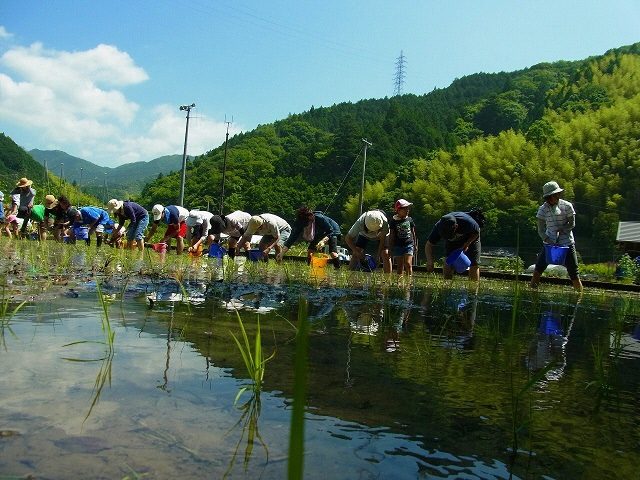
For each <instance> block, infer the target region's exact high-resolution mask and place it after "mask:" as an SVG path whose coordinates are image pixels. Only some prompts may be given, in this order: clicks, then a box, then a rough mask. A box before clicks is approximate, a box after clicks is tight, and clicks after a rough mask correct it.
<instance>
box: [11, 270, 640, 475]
mask: <svg viewBox="0 0 640 480" xmlns="http://www.w3.org/2000/svg"><path fill="white" fill-rule="evenodd" d="M81 263H82V262H81ZM70 265H72V264H70ZM305 268H306V267H305ZM332 274H333V273H332V272H327V273H326V275H327V276H329V277H330V276H331V275H332ZM263 277H264V278H263V280H262V281H258V280H257V278H254V277H252V278H246V277H245V278H243V279H237V280H236V281H222V282H211V281H202V280H183V282H182V283H178V282H177V281H176V280H171V279H169V280H168V279H158V278H151V277H147V278H143V277H140V278H136V279H134V278H123V277H121V276H117V275H104V276H100V275H94V276H87V277H86V278H82V277H81V276H76V278H75V279H74V280H73V281H71V280H69V279H67V280H55V279H51V278H49V279H48V280H47V287H46V288H43V287H42V282H43V279H42V277H41V278H39V279H36V278H35V277H32V278H31V279H29V278H26V277H24V276H21V275H17V276H12V274H11V273H9V274H8V275H5V278H3V281H4V282H5V285H7V287H6V288H5V290H4V294H3V297H2V300H3V303H2V305H3V307H2V310H1V312H2V313H3V316H2V320H1V321H2V323H1V328H0V330H1V337H0V341H1V342H2V344H1V348H0V364H1V365H2V375H0V478H38V479H68V478H105V479H113V478H120V479H123V478H130V479H133V478H154V479H155V478H157V479H165V478H225V477H226V478H278V479H279V478H285V477H286V476H287V463H288V459H289V451H290V450H289V448H290V447H289V434H290V422H291V412H292V398H293V395H294V388H295V382H294V365H295V348H296V329H297V322H298V312H299V305H300V302H304V303H305V304H306V306H307V317H306V322H308V325H309V326H310V332H309V339H308V349H309V350H308V369H307V401H306V413H305V425H304V428H305V443H304V452H305V453H304V462H305V463H304V477H305V478H310V479H313V478H332V479H354V478H363V479H367V478H394V479H398V478H399V479H402V478H407V479H413V478H467V479H471V478H535V479H542V478H544V479H550V478H555V479H571V478H576V479H577V478H580V479H589V478H594V479H595V478H637V475H638V473H637V465H638V460H637V459H638V454H639V453H640V407H639V405H640V308H639V305H640V304H639V303H638V300H637V298H635V297H624V296H619V295H616V296H612V295H607V294H604V293H597V294H589V293H586V294H585V295H584V296H582V297H578V296H576V295H575V294H572V293H570V292H569V291H567V290H561V289H556V290H548V291H544V290H543V291H542V292H530V291H528V290H527V289H524V288H523V292H522V293H519V290H518V289H515V288H514V287H513V286H512V285H505V286H502V287H500V288H495V289H487V288H484V287H483V288H481V290H480V292H478V293H477V294H476V293H475V292H473V291H471V292H470V291H468V285H467V283H466V281H462V280H460V281H458V280H456V281H454V282H452V283H448V284H443V283H437V284H436V283H434V284H433V285H429V282H428V281H426V282H423V284H420V282H417V281H416V282H414V284H413V285H411V286H404V287H402V288H400V287H397V286H384V285H383V284H376V283H375V282H370V283H366V282H365V283H364V284H362V285H357V286H351V287H349V286H341V287H340V288H338V287H336V286H332V285H331V283H330V282H326V281H325V282H324V283H322V284H320V285H313V284H308V283H302V282H295V281H291V280H290V281H289V282H286V281H282V278H280V279H279V281H278V282H277V283H274V282H273V279H271V280H269V279H268V277H269V275H264V276H263ZM372 278H373V277H372ZM325 280H326V279H325ZM96 282H97V283H96ZM11 297H13V298H11ZM99 297H100V298H102V299H103V300H104V302H103V301H100V300H99ZM22 300H26V303H24V304H21V302H22ZM14 311H15V313H14ZM236 312H239V315H240V317H241V319H242V321H243V323H244V325H245V328H246V329H247V333H248V335H249V338H250V339H251V340H253V338H254V335H255V333H256V325H257V320H258V318H259V319H260V325H261V333H262V344H263V348H264V350H265V355H266V356H268V355H271V353H273V352H275V356H274V357H273V359H272V360H270V361H269V362H268V363H267V365H266V371H265V375H264V385H263V388H262V392H261V394H260V395H259V396H252V395H251V394H250V392H245V393H244V394H243V395H242V396H241V397H240V398H239V399H238V400H237V402H236V403H235V404H234V401H235V400H236V395H237V393H238V391H239V390H240V389H241V388H242V387H243V386H246V385H248V384H249V379H248V375H247V371H246V368H245V366H244V363H243V360H242V358H241V356H240V353H239V351H238V348H237V346H236V344H235V342H234V341H233V338H232V336H231V332H233V333H234V334H235V335H236V336H238V335H239V332H240V329H239V323H238V319H237V313H236ZM107 319H108V322H106V320H107ZM110 332H112V333H113V335H112V336H110Z"/></svg>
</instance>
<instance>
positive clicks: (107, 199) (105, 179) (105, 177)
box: [104, 172, 109, 205]
mask: <svg viewBox="0 0 640 480" xmlns="http://www.w3.org/2000/svg"><path fill="white" fill-rule="evenodd" d="M108 201H109V196H108V195H107V172H104V204H105V205H106V204H107V202H108Z"/></svg>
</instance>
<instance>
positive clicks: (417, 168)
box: [141, 44, 640, 260]
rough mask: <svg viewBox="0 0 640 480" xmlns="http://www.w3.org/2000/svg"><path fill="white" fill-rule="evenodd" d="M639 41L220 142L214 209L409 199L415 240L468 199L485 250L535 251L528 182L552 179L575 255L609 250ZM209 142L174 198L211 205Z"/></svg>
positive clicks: (161, 181) (633, 103)
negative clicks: (482, 224) (572, 225)
mask: <svg viewBox="0 0 640 480" xmlns="http://www.w3.org/2000/svg"><path fill="white" fill-rule="evenodd" d="M639 55H640V44H636V45H632V46H629V47H623V48H620V49H617V50H612V51H610V52H607V53H606V54H605V55H602V56H600V57H593V58H589V59H587V60H584V61H577V62H557V63H552V64H551V63H544V64H540V65H536V66H534V67H531V68H529V69H525V70H521V71H516V72H510V73H504V72H502V73H499V74H477V75H471V76H468V77H464V78H461V79H458V80H456V81H454V82H453V83H452V84H451V85H450V86H449V87H447V88H446V89H440V90H434V91H432V92H430V93H428V94H426V95H422V96H416V95H402V96H397V97H393V98H384V99H379V100H363V101H360V102H357V103H342V104H339V105H334V106H332V107H320V108H311V109H310V110H309V111H308V112H305V113H302V114H297V115H291V116H290V117H289V118H287V119H285V120H281V121H278V122H275V123H274V124H271V125H263V126H260V127H258V128H256V129H255V130H254V131H251V132H247V133H244V134H241V135H237V136H235V137H233V138H232V139H230V140H229V155H228V161H227V166H226V184H225V195H226V198H225V211H231V210H233V209H243V210H246V211H249V212H251V213H263V212H266V211H269V212H272V213H275V214H278V215H280V216H282V217H283V218H285V219H291V218H292V216H293V211H294V210H295V208H296V207H298V206H299V205H300V204H308V205H310V206H312V207H318V208H324V207H325V206H327V205H330V208H329V210H328V212H327V213H328V214H329V215H330V216H332V217H333V218H335V219H336V220H337V221H338V222H339V223H341V224H342V225H343V227H346V228H348V226H350V224H351V222H352V221H353V220H354V219H355V217H356V216H357V213H358V212H359V192H360V173H361V171H362V170H361V169H362V145H363V144H362V138H363V137H365V138H367V139H368V140H370V141H372V142H373V146H372V147H371V148H369V149H368V151H367V169H366V186H365V189H364V201H363V203H364V208H366V209H369V208H381V209H384V210H387V211H389V210H390V209H391V205H392V203H393V200H395V198H398V197H404V198H407V199H408V200H410V201H411V202H413V203H414V206H413V208H412V212H411V215H412V216H413V218H414V219H415V221H416V225H417V231H418V235H419V236H421V237H423V236H424V235H426V234H428V233H429V231H430V230H431V228H432V226H433V223H434V222H435V221H436V220H437V219H438V218H439V217H440V216H441V215H442V214H443V213H446V212H447V211H451V210H463V211H464V210H468V209H470V208H472V207H481V208H483V210H484V211H485V212H486V213H487V218H488V225H487V226H486V228H485V230H484V231H483V242H484V244H487V245H492V244H493V245H513V244H514V242H515V237H516V232H520V235H521V238H522V243H521V246H522V247H523V248H533V247H534V246H535V248H536V249H537V247H538V243H539V239H538V237H537V235H536V232H535V229H536V227H535V212H536V209H537V207H538V206H539V205H540V203H541V202H542V199H541V195H540V192H541V187H542V185H543V184H544V183H545V182H547V181H549V180H556V181H558V182H559V183H560V184H561V185H562V186H563V187H564V188H565V190H566V192H565V198H567V199H568V200H569V201H571V202H572V203H573V204H574V206H575V208H576V211H577V228H576V236H577V238H578V242H579V244H580V245H581V250H582V251H583V252H586V254H587V255H589V254H592V255H593V256H594V257H595V258H594V260H597V258H601V257H603V256H607V255H611V254H612V253H613V245H614V242H615V228H616V227H615V225H616V223H617V221H618V219H620V220H626V219H630V218H631V219H633V218H636V217H634V216H633V215H635V214H636V213H635V212H636V210H637V209H636V206H637V205H638V204H639V203H640V144H639V143H638V142H637V139H638V138H640V56H639ZM223 152H224V149H223V147H219V148H217V149H215V150H212V151H211V152H208V153H207V154H206V155H203V156H202V157H200V158H197V159H196V160H194V162H192V164H191V165H189V168H188V172H187V189H186V190H187V196H186V203H187V205H189V206H190V207H191V208H193V207H194V206H197V205H202V204H203V199H205V198H207V199H211V201H210V210H211V211H217V209H218V208H219V199H220V194H221V183H222V162H223ZM178 193H179V175H178V174H177V173H175V174H170V175H165V176H164V177H162V178H158V179H156V180H154V181H153V182H151V183H150V184H148V185H147V186H146V187H145V189H144V191H143V193H142V198H141V202H142V203H143V204H145V205H148V206H150V205H152V204H153V203H156V202H159V203H172V202H174V201H175V199H176V198H177V195H178Z"/></svg>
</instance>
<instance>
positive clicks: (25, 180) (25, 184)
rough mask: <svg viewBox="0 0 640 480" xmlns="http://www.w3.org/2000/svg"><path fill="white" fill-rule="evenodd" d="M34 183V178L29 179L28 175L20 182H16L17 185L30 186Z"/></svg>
mask: <svg viewBox="0 0 640 480" xmlns="http://www.w3.org/2000/svg"><path fill="white" fill-rule="evenodd" d="M31 185H33V180H29V179H28V178H27V177H22V178H21V179H20V180H19V181H18V183H16V187H30V186H31Z"/></svg>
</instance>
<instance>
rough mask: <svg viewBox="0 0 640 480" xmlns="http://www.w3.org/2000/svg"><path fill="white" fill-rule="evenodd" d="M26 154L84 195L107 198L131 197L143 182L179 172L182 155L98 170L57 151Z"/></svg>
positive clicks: (37, 150)
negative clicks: (75, 186)
mask: <svg viewBox="0 0 640 480" xmlns="http://www.w3.org/2000/svg"><path fill="white" fill-rule="evenodd" d="M29 154H30V155H31V156H32V157H33V158H34V159H35V160H36V161H37V162H38V163H40V165H44V162H45V160H46V162H47V168H48V169H49V171H51V172H53V173H55V174H56V175H62V176H63V177H64V178H65V179H66V180H67V181H68V182H71V183H74V182H75V183H76V184H78V185H79V186H81V188H82V189H83V190H85V191H87V192H90V193H92V194H93V195H95V196H97V197H98V198H102V197H103V196H104V195H105V180H106V193H107V195H108V196H109V197H122V198H131V197H136V196H137V195H139V194H140V192H141V191H142V188H143V187H144V185H145V184H146V183H148V182H149V181H151V180H153V179H155V178H157V177H158V175H166V174H168V173H170V172H172V171H174V170H179V169H180V168H181V165H182V155H178V154H176V155H165V156H162V157H158V158H155V159H153V160H150V161H148V162H133V163H126V164H124V165H120V166H118V167H114V168H111V167H101V166H99V165H96V164H95V163H91V162H89V161H88V160H84V159H82V158H78V157H74V156H73V155H69V154H68V153H66V152H63V151H60V150H39V149H33V150H31V151H29Z"/></svg>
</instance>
